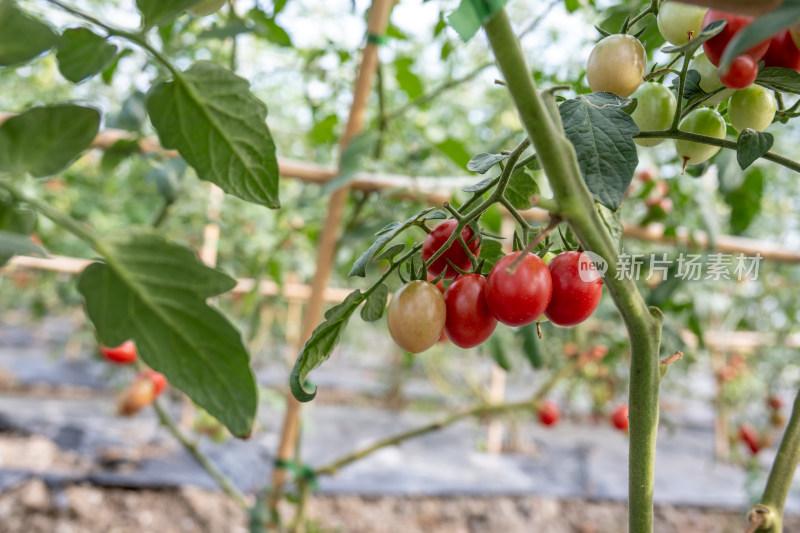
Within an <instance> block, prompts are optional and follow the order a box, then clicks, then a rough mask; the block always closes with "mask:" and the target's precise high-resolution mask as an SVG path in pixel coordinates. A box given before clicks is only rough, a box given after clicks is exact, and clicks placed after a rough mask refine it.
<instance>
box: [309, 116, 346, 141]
mask: <svg viewBox="0 0 800 533" xmlns="http://www.w3.org/2000/svg"><path fill="white" fill-rule="evenodd" d="M338 125H339V117H338V116H336V114H335V113H332V114H330V115H328V116H326V117H325V118H323V119H322V120H320V121H318V122H316V123H315V124H314V127H313V128H311V131H310V132H308V136H309V138H310V139H311V142H312V143H314V144H326V143H329V142H331V141H332V140H334V139H335V138H336V126H338Z"/></svg>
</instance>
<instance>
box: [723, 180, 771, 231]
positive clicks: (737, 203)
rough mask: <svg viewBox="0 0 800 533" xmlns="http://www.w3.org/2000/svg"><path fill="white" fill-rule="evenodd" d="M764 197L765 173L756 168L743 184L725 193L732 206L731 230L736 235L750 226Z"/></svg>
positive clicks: (726, 199) (728, 202) (727, 201)
mask: <svg viewBox="0 0 800 533" xmlns="http://www.w3.org/2000/svg"><path fill="white" fill-rule="evenodd" d="M763 197H764V173H763V172H762V171H761V169H759V168H754V169H753V170H751V171H750V172H748V173H747V175H746V176H745V178H744V181H743V182H742V185H741V186H740V187H739V188H737V189H734V190H732V191H728V192H726V193H725V203H727V204H728V205H730V206H731V219H730V226H731V231H732V232H733V233H734V234H736V235H741V234H742V233H744V232H745V230H747V228H748V227H750V224H751V223H752V222H753V219H755V217H756V216H758V213H759V212H760V211H761V200H762V198H763Z"/></svg>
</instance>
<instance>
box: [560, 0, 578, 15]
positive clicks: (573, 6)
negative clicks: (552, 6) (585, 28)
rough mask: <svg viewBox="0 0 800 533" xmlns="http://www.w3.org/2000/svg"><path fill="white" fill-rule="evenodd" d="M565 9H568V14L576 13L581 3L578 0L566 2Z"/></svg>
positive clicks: (566, 0)
mask: <svg viewBox="0 0 800 533" xmlns="http://www.w3.org/2000/svg"><path fill="white" fill-rule="evenodd" d="M564 7H565V8H566V9H567V12H569V13H574V12H575V11H577V10H578V8H579V7H580V3H579V2H578V0H564Z"/></svg>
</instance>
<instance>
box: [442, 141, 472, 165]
mask: <svg viewBox="0 0 800 533" xmlns="http://www.w3.org/2000/svg"><path fill="white" fill-rule="evenodd" d="M435 146H436V148H438V149H439V150H441V151H442V153H443V154H444V155H446V156H447V157H449V158H450V160H451V161H453V163H455V164H456V165H458V167H459V168H465V167H466V166H467V164H468V163H469V161H470V157H469V152H468V151H467V149H466V148H465V147H464V144H463V143H461V142H459V141H457V140H455V139H445V140H443V141H442V142H440V143H436V144H435Z"/></svg>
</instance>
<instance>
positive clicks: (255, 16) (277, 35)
mask: <svg viewBox="0 0 800 533" xmlns="http://www.w3.org/2000/svg"><path fill="white" fill-rule="evenodd" d="M248 18H249V19H250V20H251V21H253V23H254V24H255V34H256V35H258V36H259V37H263V38H264V39H266V40H268V41H269V42H271V43H273V44H277V45H278V46H284V47H289V46H292V38H291V37H289V34H288V33H286V30H284V29H283V28H282V27H281V26H280V25H278V23H277V22H275V17H274V16H272V17H269V16H267V14H266V13H264V12H263V11H261V10H260V9H258V8H253V9H251V10H250V11H249V12H248Z"/></svg>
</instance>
